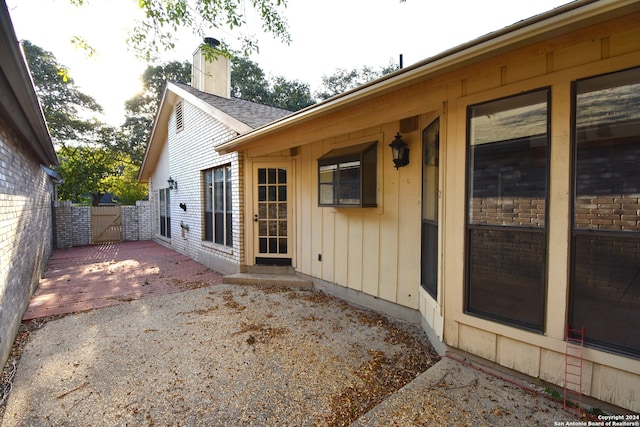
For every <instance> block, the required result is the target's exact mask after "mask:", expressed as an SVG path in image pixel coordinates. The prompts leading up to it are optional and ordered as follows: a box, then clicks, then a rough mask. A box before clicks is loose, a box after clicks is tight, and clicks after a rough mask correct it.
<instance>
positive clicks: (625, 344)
mask: <svg viewBox="0 0 640 427" xmlns="http://www.w3.org/2000/svg"><path fill="white" fill-rule="evenodd" d="M573 102H574V118H573V120H574V132H573V137H574V153H573V154H574V162H575V164H574V174H575V175H574V184H573V193H574V194H573V227H572V238H573V242H572V243H573V245H572V272H571V294H570V310H569V322H570V325H571V327H572V328H581V327H582V326H584V333H585V342H587V343H589V344H591V345H593V346H596V347H602V348H606V349H608V350H613V351H617V352H621V353H625V354H631V355H634V356H636V357H638V356H640V199H639V198H640V143H639V141H640V109H639V108H638V106H640V68H635V69H631V70H626V71H622V72H618V73H613V74H607V75H603V76H598V77H593V78H589V79H585V80H580V81H578V82H576V83H575V84H574V100H573Z"/></svg>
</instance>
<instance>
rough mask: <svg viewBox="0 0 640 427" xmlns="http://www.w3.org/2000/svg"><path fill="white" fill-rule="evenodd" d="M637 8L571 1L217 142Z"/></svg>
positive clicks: (243, 139) (232, 144)
mask: <svg viewBox="0 0 640 427" xmlns="http://www.w3.org/2000/svg"><path fill="white" fill-rule="evenodd" d="M636 10H640V2H638V0H577V1H574V2H572V3H568V4H566V5H564V6H560V7H558V8H555V9H552V10H550V11H548V12H545V13H542V14H540V15H536V16H533V17H531V18H528V19H525V20H523V21H519V22H517V23H515V24H513V25H510V26H508V27H505V28H503V29H501V30H499V31H495V32H492V33H489V34H487V35H485V36H482V37H480V38H477V39H474V40H472V41H470V42H468V43H465V44H462V45H459V46H456V47H454V48H452V49H449V50H446V51H444V52H442V53H440V54H438V55H436V56H433V57H430V58H427V59H425V60H423V61H420V62H418V63H416V64H413V65H411V66H409V67H406V68H403V69H402V70H398V71H396V72H394V73H391V74H389V75H387V76H385V77H382V78H380V79H378V80H374V81H372V82H370V83H367V84H364V85H362V86H360V87H358V88H355V89H353V90H350V91H347V92H345V93H342V94H340V95H337V96H334V97H333V98H329V99H327V100H325V101H322V102H320V103H318V104H315V105H313V106H310V107H307V108H306V109H303V110H300V111H299V112H297V113H294V114H292V115H289V116H286V117H284V118H282V119H280V120H276V121H274V122H272V123H269V124H268V125H265V126H262V127H260V128H257V129H255V130H254V131H252V132H249V133H247V134H243V135H240V136H239V137H237V138H235V139H233V140H231V141H228V142H226V143H223V144H220V145H218V146H216V151H218V152H219V153H221V154H226V153H229V152H232V151H237V150H239V149H241V148H242V147H243V146H244V145H247V144H249V143H251V142H253V141H254V140H256V139H258V138H261V137H264V136H267V135H269V134H272V133H275V132H279V131H281V130H284V129H286V128H289V127H292V126H295V125H297V124H298V123H302V122H305V121H308V120H311V119H313V118H316V117H319V116H322V115H325V114H328V113H330V112H333V111H335V110H337V109H340V108H343V107H344V106H345V105H347V104H350V103H353V102H356V101H359V100H364V99H366V98H371V97H374V96H376V95H378V94H381V93H384V92H386V91H389V90H391V89H392V88H397V87H401V86H403V85H406V84H410V83H411V82H413V81H415V80H417V79H423V78H426V77H433V76H436V75H438V74H442V73H444V72H446V71H448V70H451V69H453V68H458V67H462V66H464V65H468V64H470V63H473V62H478V61H480V60H482V59H484V58H486V57H488V56H490V55H496V54H498V53H500V52H503V51H506V50H508V49H514V48H516V47H518V46H519V45H523V44H525V43H527V44H528V43H532V42H534V41H536V40H539V39H542V38H548V37H551V36H554V35H559V34H561V33H566V32H569V31H571V30H574V29H575V28H577V27H584V26H587V25H592V24H594V23H596V22H601V21H604V20H607V19H612V18H614V17H617V16H621V15H623V14H625V13H629V12H630V11H636Z"/></svg>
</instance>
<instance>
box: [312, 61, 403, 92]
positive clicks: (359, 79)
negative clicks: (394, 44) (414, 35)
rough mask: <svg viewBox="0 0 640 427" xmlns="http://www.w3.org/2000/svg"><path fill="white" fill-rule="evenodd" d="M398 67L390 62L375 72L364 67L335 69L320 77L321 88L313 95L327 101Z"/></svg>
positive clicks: (370, 68)
mask: <svg viewBox="0 0 640 427" xmlns="http://www.w3.org/2000/svg"><path fill="white" fill-rule="evenodd" d="M398 69H399V67H398V66H397V65H396V64H394V63H392V62H390V63H389V65H387V66H386V67H382V68H380V69H379V70H375V69H373V68H372V67H369V66H364V67H362V68H354V69H353V70H346V69H344V68H339V69H337V70H336V71H335V72H334V73H333V74H332V75H330V76H327V75H324V76H322V87H321V88H320V89H319V90H318V91H316V93H315V94H314V95H315V96H316V98H319V99H329V98H331V97H332V96H335V95H339V94H341V93H344V92H347V91H348V90H351V89H355V88H357V87H358V86H362V85H363V84H365V83H368V82H371V81H373V80H375V79H379V78H380V77H383V76H385V75H387V74H390V73H392V72H394V71H396V70H398Z"/></svg>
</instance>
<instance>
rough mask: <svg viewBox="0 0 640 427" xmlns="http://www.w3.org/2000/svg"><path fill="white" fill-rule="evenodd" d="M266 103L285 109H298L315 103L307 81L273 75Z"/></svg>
mask: <svg viewBox="0 0 640 427" xmlns="http://www.w3.org/2000/svg"><path fill="white" fill-rule="evenodd" d="M267 104H268V105H272V106H274V107H278V108H284V109H285V110H290V111H298V110H301V109H303V108H305V107H308V106H310V105H313V104H315V100H314V99H313V97H312V96H311V90H310V89H309V84H308V83H303V82H301V81H299V80H287V79H285V78H284V77H275V78H273V79H272V80H271V93H270V96H269V102H267Z"/></svg>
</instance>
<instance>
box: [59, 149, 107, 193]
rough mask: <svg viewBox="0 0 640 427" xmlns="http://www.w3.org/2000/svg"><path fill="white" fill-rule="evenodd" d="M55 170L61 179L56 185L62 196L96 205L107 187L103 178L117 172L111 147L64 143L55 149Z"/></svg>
mask: <svg viewBox="0 0 640 427" xmlns="http://www.w3.org/2000/svg"><path fill="white" fill-rule="evenodd" d="M58 159H59V160H60V165H59V166H58V167H57V170H58V172H60V175H62V179H63V180H64V183H63V184H62V185H60V187H59V188H58V197H59V198H60V199H61V200H71V201H72V202H73V203H80V204H93V205H96V204H97V203H98V201H99V200H100V197H102V195H103V194H104V193H105V192H106V191H107V187H106V185H105V183H104V179H105V178H106V177H107V176H109V174H114V173H116V170H115V164H114V162H113V155H112V152H111V151H110V150H106V149H104V148H96V147H90V146H71V145H68V146H63V147H61V148H59V149H58Z"/></svg>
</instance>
